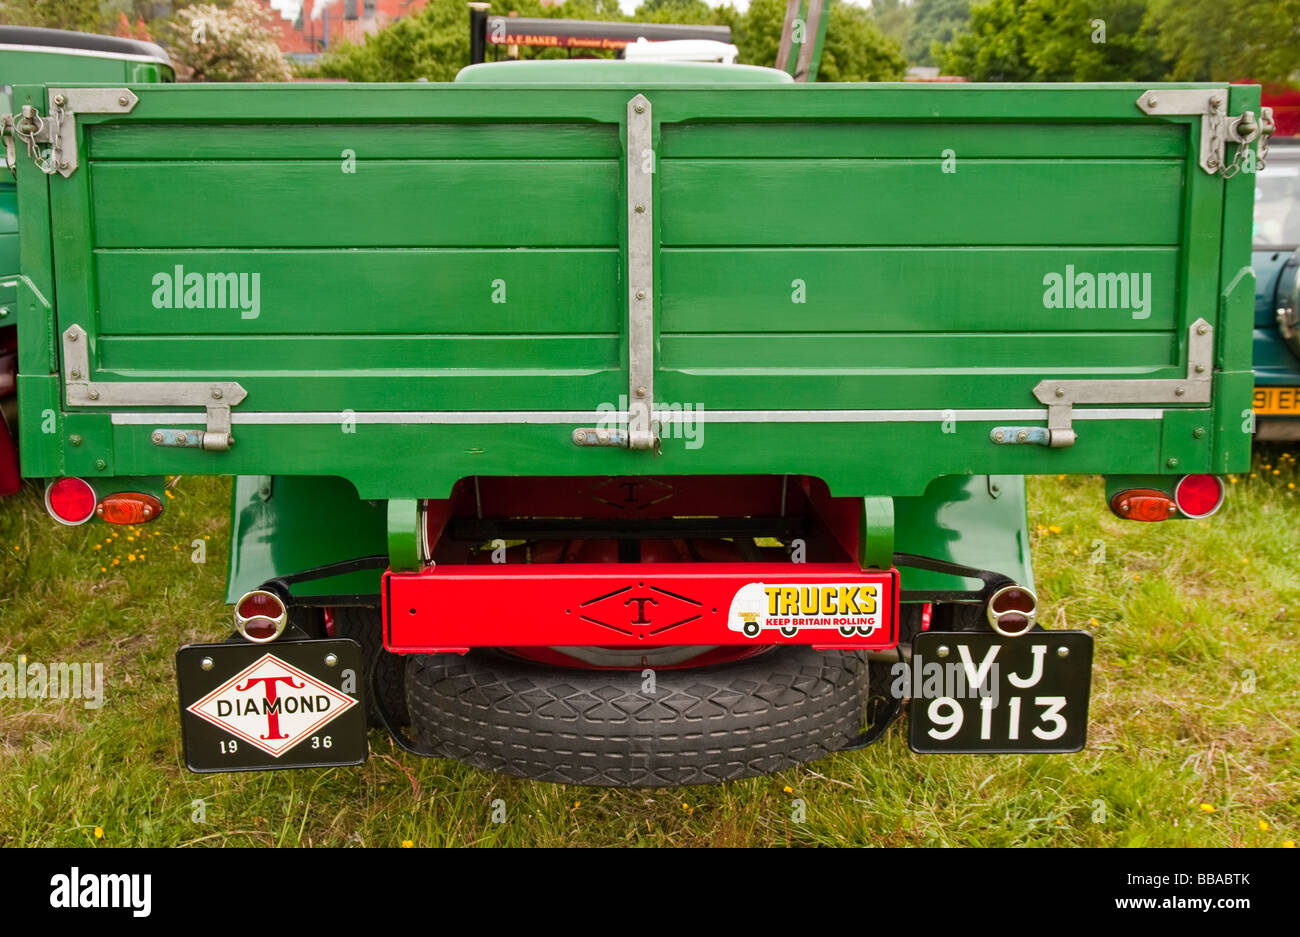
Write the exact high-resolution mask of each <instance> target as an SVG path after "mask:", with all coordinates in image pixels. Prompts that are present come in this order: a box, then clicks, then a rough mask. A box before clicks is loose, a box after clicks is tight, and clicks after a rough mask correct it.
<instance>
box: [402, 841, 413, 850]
mask: <svg viewBox="0 0 1300 937" xmlns="http://www.w3.org/2000/svg"><path fill="white" fill-rule="evenodd" d="M414 845H415V843H413V842H411V841H410V840H409V839H404V840H402V848H403V849H410V848H411V847H412V846H414Z"/></svg>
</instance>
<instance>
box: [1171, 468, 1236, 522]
mask: <svg viewBox="0 0 1300 937" xmlns="http://www.w3.org/2000/svg"><path fill="white" fill-rule="evenodd" d="M1226 492H1227V489H1226V488H1224V486H1223V479H1221V478H1219V476H1217V475H1184V476H1183V480H1182V481H1180V482H1179V483H1178V487H1177V488H1175V489H1174V500H1175V501H1176V502H1178V510H1180V511H1182V512H1183V515H1184V516H1185V517H1190V518H1192V519H1193V520H1198V519H1199V518H1202V517H1209V516H1210V515H1211V514H1213V513H1214V512H1215V511H1217V510H1218V509H1219V506H1220V505H1222V504H1223V496H1224V494H1226Z"/></svg>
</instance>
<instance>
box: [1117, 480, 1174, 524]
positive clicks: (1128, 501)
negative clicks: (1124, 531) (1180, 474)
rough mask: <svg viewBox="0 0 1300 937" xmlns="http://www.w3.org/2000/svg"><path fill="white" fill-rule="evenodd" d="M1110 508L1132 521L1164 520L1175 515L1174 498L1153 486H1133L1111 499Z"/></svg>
mask: <svg viewBox="0 0 1300 937" xmlns="http://www.w3.org/2000/svg"><path fill="white" fill-rule="evenodd" d="M1110 509H1111V511H1113V512H1114V513H1115V514H1117V515H1119V516H1120V517H1124V518H1127V519H1128V520H1131V521H1164V520H1168V519H1169V518H1171V517H1173V516H1174V511H1175V509H1176V505H1175V504H1174V499H1173V498H1171V497H1169V495H1167V494H1165V493H1164V492H1163V491H1156V490H1155V489H1153V488H1132V489H1130V490H1128V491H1121V492H1120V493H1119V494H1117V495H1115V497H1113V498H1111V499H1110Z"/></svg>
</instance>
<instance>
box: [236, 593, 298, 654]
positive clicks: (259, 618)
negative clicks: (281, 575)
mask: <svg viewBox="0 0 1300 937" xmlns="http://www.w3.org/2000/svg"><path fill="white" fill-rule="evenodd" d="M288 623H289V612H288V609H286V608H285V607H284V603H283V602H281V601H280V598H279V596H276V595H274V594H272V593H270V592H263V591H262V590H260V589H259V590H257V591H255V592H249V593H246V594H245V595H244V596H243V597H242V598H241V599H240V600H239V601H238V602H236V603H235V630H236V631H238V632H239V633H240V634H242V635H243V636H244V637H245V638H247V639H248V640H250V641H252V642H253V643H254V644H266V643H267V642H269V641H274V640H275V639H276V638H278V637H280V635H281V634H283V633H284V629H285V626H286V625H287V624H288Z"/></svg>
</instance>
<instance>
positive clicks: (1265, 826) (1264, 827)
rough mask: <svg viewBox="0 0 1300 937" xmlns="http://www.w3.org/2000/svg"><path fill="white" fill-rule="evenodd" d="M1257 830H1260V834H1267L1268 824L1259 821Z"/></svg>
mask: <svg viewBox="0 0 1300 937" xmlns="http://www.w3.org/2000/svg"><path fill="white" fill-rule="evenodd" d="M1259 829H1260V832H1262V833H1267V832H1268V824H1267V823H1265V822H1264V821H1263V820H1260V821H1259Z"/></svg>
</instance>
